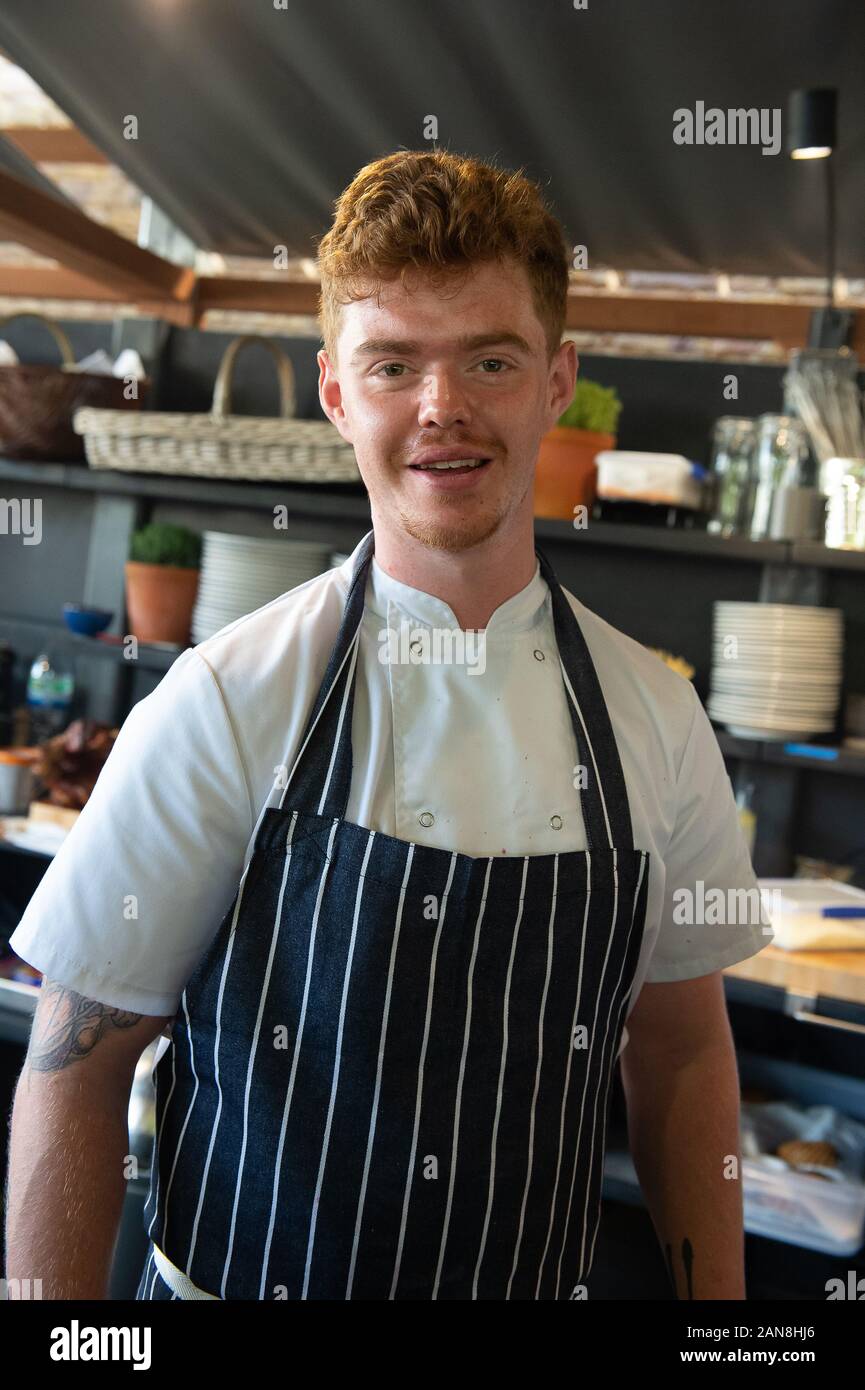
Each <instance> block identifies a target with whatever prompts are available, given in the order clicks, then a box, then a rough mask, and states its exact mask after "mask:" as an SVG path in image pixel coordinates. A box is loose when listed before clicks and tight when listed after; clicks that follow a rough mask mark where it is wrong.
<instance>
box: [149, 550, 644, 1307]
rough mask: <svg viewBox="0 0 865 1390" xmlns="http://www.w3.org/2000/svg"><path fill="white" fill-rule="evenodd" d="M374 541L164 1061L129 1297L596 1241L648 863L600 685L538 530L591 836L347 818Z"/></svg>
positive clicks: (514, 1267) (363, 1272)
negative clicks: (550, 846) (559, 849)
mask: <svg viewBox="0 0 865 1390" xmlns="http://www.w3.org/2000/svg"><path fill="white" fill-rule="evenodd" d="M373 546H374V536H373V533H372V532H370V533H369V535H368V536H367V537H366V539H365V540H364V542H363V543H362V547H361V549H360V551H359V553H358V559H357V562H356V566H355V570H354V573H353V576H352V581H351V584H350V587H349V591H348V596H347V599H346V605H345V610H344V614H343V619H342V623H341V626H340V630H339V634H338V636H337V639H336V643H335V646H334V648H333V652H332V654H331V657H330V661H329V664H328V667H327V671H326V673H325V676H324V680H323V682H322V685H321V689H320V690H319V693H318V696H317V699H316V702H315V705H314V707H313V711H312V713H311V715H310V718H309V721H308V724H307V728H306V733H305V736H304V740H303V743H302V745H301V749H300V754H299V757H298V759H297V761H296V763H295V766H294V768H293V770H292V773H291V776H290V777H289V779H288V783H287V787H286V790H285V791H284V792H283V795H282V799H281V801H280V804H279V806H278V807H277V806H274V807H268V808H266V809H265V811H264V814H263V816H262V818H261V822H260V825H259V828H258V832H257V835H256V839H255V844H254V850H253V854H252V856H251V858H250V860H249V864H248V866H247V868H246V869H245V871H244V874H243V877H242V878H241V881H240V885H239V887H238V890H237V894H236V896H235V899H234V902H233V904H232V906H231V908H230V909H229V911H228V912H227V913H226V916H225V918H224V920H223V922H222V924H221V926H220V929H219V931H218V934H217V935H216V936H215V938H214V940H213V942H212V944H211V945H210V947H209V949H208V950H207V952H206V954H205V955H204V956H203V958H202V960H201V962H200V963H199V965H198V966H197V968H196V970H195V971H194V973H193V974H192V976H191V977H190V979H189V982H188V984H187V986H186V989H185V991H184V993H183V997H182V1000H181V1004H180V1008H179V1009H178V1013H177V1016H176V1018H175V1021H174V1026H173V1031H172V1040H171V1045H170V1046H169V1047H168V1048H167V1049H166V1051H165V1053H164V1054H163V1056H162V1057H161V1058H160V1060H159V1062H158V1064H157V1066H156V1068H155V1073H154V1080H155V1086H156V1144H155V1154H154V1163H153V1170H152V1175H151V1185H150V1194H149V1197H148V1200H147V1203H146V1206H145V1225H146V1226H147V1230H148V1234H149V1236H150V1239H151V1242H152V1243H151V1247H150V1250H149V1252H148V1258H147V1262H146V1264H145V1268H144V1271H143V1273H142V1277H141V1281H140V1284H139V1289H138V1294H137V1297H138V1298H139V1299H160V1298H166V1299H168V1298H173V1297H193V1298H194V1297H204V1298H206V1297H211V1298H218V1299H280V1298H282V1299H352V1298H354V1299H374V1300H379V1299H391V1298H393V1299H437V1298H450V1299H475V1298H478V1299H568V1298H571V1297H572V1296H574V1290H575V1287H576V1286H577V1285H580V1284H582V1283H584V1281H585V1280H586V1278H587V1275H588V1272H589V1269H590V1268H591V1263H592V1256H593V1253H594V1244H595V1237H596V1234H597V1227H598V1222H599V1218H600V1208H601V1177H602V1167H603V1159H604V1149H605V1140H606V1127H607V1117H608V1112H609V1102H610V1084H611V1080H612V1076H613V1071H614V1067H615V1063H616V1057H617V1053H618V1049H619V1045H620V1042H621V1038H622V1031H623V1027H624V1019H625V1014H626V1011H627V1008H626V1006H627V1001H628V997H629V995H630V992H631V988H632V985H633V981H634V973H635V969H636V964H637V958H638V955H639V952H640V946H641V940H642V934H643V925H644V920H645V912H646V893H647V885H648V866H649V854H648V852H647V851H642V850H638V849H635V848H634V842H633V835H632V827H631V817H630V812H629V808H628V798H627V792H626V789H625V781H624V776H623V773H622V767H621V762H620V760H619V753H618V749H617V747H616V742H615V737H614V734H613V730H612V726H611V723H610V719H609V715H608V713H607V709H606V705H605V703H604V699H603V695H602V692H601V687H600V684H599V682H598V678H597V675H596V672H595V669H594V666H593V664H592V661H591V658H590V656H589V651H588V648H587V646H586V643H585V640H584V638H583V635H582V633H581V631H580V627H579V624H578V622H577V619H576V616H575V615H574V612H573V610H572V608H571V606H570V604H569V603H568V601H567V599H566V598H565V596H564V594H563V593H562V590H561V588H560V586H559V584H558V581H557V579H556V577H555V574H554V572H553V569H552V567H551V565H550V563H549V561H548V560H547V559H546V557H545V556H544V555H543V554H542V553H541V552H540V551H539V550H538V551H537V555H538V559H539V561H540V565H541V572H542V574H543V576H544V578H545V579H546V581H547V583H548V585H549V587H550V590H551V592H552V604H553V613H554V618H555V629H556V640H557V643H558V651H559V657H560V663H561V671H562V679H563V682H564V687H565V690H566V694H567V700H568V707H569V709H570V713H571V719H572V723H573V728H574V734H575V736H576V741H577V748H578V752H579V762H580V763H581V764H583V765H584V766H585V768H586V769H587V779H586V784H585V786H583V785H582V783H580V784H579V785H580V793H577V792H576V791H575V798H576V799H577V800H578V801H579V802H580V803H581V808H582V813H583V819H584V823H585V830H586V840H587V845H588V848H587V850H585V851H572V852H567V853H561V854H539V855H510V856H496V857H492V856H491V857H489V858H473V857H471V856H469V855H466V854H460V853H457V852H456V851H453V852H451V851H449V850H446V849H436V848H430V847H428V846H426V845H418V844H414V843H409V842H407V841H405V840H399V839H395V838H393V837H392V836H389V835H384V834H380V833H378V832H376V831H374V830H369V829H366V828H364V827H363V826H360V825H354V824H352V823H351V822H349V821H347V820H346V819H345V812H346V807H347V805H348V799H349V792H350V788H351V774H352V747H351V728H352V711H353V697H354V685H355V675H356V663H357V659H358V651H359V641H358V639H359V631H360V623H361V619H362V617H363V611H364V595H365V590H366V581H367V574H368V570H369V565H370V562H371V559H372V554H373ZM514 737H516V738H519V730H514ZM443 754H445V755H446V750H443ZM564 755H565V750H563V756H564ZM575 781H576V779H575ZM538 804H539V806H540V805H542V804H543V791H542V789H541V788H539V789H538ZM154 1246H155V1247H156V1250H155V1251H154ZM155 1255H157V1256H161V1257H162V1258H163V1260H165V1261H168V1262H169V1263H170V1266H171V1269H172V1270H174V1271H175V1272H176V1274H177V1276H178V1277H179V1278H180V1279H181V1280H182V1281H184V1282H183V1285H182V1288H181V1291H180V1292H179V1293H178V1292H177V1286H174V1287H172V1286H170V1285H169V1284H168V1283H167V1282H166V1280H165V1279H164V1278H163V1277H162V1274H161V1273H160V1271H159V1269H158V1268H157V1265H156V1263H155V1259H154V1256H155ZM164 1267H165V1266H164V1265H163V1268H164ZM190 1281H191V1283H190Z"/></svg>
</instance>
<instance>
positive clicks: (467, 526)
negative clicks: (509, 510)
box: [399, 511, 502, 552]
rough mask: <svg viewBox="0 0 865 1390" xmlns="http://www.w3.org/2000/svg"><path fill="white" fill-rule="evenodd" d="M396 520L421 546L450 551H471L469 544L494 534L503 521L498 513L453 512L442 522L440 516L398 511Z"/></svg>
mask: <svg viewBox="0 0 865 1390" xmlns="http://www.w3.org/2000/svg"><path fill="white" fill-rule="evenodd" d="M399 520H400V525H401V526H402V529H403V530H404V531H405V532H406V534H407V535H409V536H411V537H412V539H413V540H416V541H419V542H420V544H421V545H425V546H427V547H428V548H429V549H430V550H449V551H453V552H456V551H461V550H470V549H471V548H472V546H475V545H482V544H483V542H484V541H485V540H488V539H489V537H490V536H492V535H494V534H495V532H496V531H497V530H498V528H499V526H500V525H501V522H502V518H501V516H500V515H497V514H493V515H490V514H486V515H484V516H476V517H462V516H457V515H454V517H453V519H452V520H451V521H442V520H441V519H440V518H429V519H427V518H426V517H424V516H418V515H417V514H416V513H414V512H405V511H400V513H399Z"/></svg>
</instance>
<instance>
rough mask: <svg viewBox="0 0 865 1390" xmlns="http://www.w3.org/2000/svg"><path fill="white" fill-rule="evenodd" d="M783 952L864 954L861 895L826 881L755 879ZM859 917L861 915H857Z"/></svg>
mask: <svg viewBox="0 0 865 1390" xmlns="http://www.w3.org/2000/svg"><path fill="white" fill-rule="evenodd" d="M757 881H758V884H759V887H760V895H761V897H762V900H763V907H764V908H765V910H766V913H767V915H768V917H769V919H770V921H771V923H772V927H773V930H774V932H775V939H774V941H773V942H772V945H773V946H780V947H781V949H782V950H784V951H865V892H863V891H862V889H861V888H854V887H853V886H852V884H849V883H840V882H838V881H837V880H835V879H827V878H761V879H758V880H757ZM860 914H861V915H860Z"/></svg>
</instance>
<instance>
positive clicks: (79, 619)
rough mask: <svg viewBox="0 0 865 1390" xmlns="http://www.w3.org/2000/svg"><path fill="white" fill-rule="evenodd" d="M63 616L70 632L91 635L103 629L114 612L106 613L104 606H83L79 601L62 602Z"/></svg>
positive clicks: (83, 635) (85, 635)
mask: <svg viewBox="0 0 865 1390" xmlns="http://www.w3.org/2000/svg"><path fill="white" fill-rule="evenodd" d="M63 617H64V620H65V622H66V626H67V627H68V628H69V631H70V632H78V633H80V634H81V636H82V637H93V636H94V635H95V634H96V633H97V632H104V631H105V629H106V628H107V626H108V624H109V623H110V622H111V619H112V618H113V617H114V614H113V613H107V612H106V611H105V609H104V608H84V607H82V605H81V604H80V603H64V605H63Z"/></svg>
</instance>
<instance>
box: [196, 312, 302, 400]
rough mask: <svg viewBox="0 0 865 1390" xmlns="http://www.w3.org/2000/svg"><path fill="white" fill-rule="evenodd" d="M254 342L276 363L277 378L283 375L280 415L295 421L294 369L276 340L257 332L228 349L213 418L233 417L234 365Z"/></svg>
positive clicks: (218, 378) (216, 387) (218, 380)
mask: <svg viewBox="0 0 865 1390" xmlns="http://www.w3.org/2000/svg"><path fill="white" fill-rule="evenodd" d="M250 343H261V345H262V347H266V348H267V350H268V352H269V353H270V355H271V356H272V358H273V360H274V362H275V363H276V370H277V375H278V376H279V414H280V417H281V419H283V420H290V419H292V418H293V416H294V411H295V396H294V368H293V367H292V365H291V362H290V360H289V358H288V357H286V355H285V353H284V352H283V351H282V348H281V347H279V346H278V345H277V344H276V343H275V342H274V341H273V339H272V338H264V337H260V336H258V335H257V334H254V333H249V334H244V335H243V336H242V337H240V338H235V339H234V342H233V343H229V344H228V347H227V348H226V349H225V352H224V354H223V357H222V361H221V362H220V364H219V371H218V372H217V373H216V382H215V384H214V387H213V404H212V406H211V407H210V413H211V415H215V416H218V417H219V418H220V419H221V418H223V417H224V416H225V415H230V414H231V383H232V377H233V375H234V363H235V360H236V358H237V354H238V353H239V352H240V350H241V348H244V347H248V346H249V344H250Z"/></svg>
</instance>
